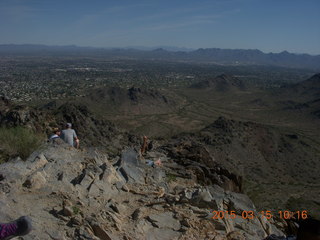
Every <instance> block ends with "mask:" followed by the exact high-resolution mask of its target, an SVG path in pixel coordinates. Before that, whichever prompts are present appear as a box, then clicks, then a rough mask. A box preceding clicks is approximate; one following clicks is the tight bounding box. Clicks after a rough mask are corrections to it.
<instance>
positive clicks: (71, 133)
mask: <svg viewBox="0 0 320 240" xmlns="http://www.w3.org/2000/svg"><path fill="white" fill-rule="evenodd" d="M71 127H72V124H71V123H67V124H66V129H64V130H62V133H61V138H62V139H63V140H64V141H65V142H66V143H68V144H69V145H71V146H73V147H76V148H79V139H78V136H77V134H76V131H75V130H74V129H72V128H71Z"/></svg>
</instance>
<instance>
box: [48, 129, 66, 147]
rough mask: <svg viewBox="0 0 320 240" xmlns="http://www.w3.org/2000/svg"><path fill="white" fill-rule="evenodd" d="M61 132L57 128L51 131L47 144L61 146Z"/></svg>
mask: <svg viewBox="0 0 320 240" xmlns="http://www.w3.org/2000/svg"><path fill="white" fill-rule="evenodd" d="M60 136H61V130H60V129H59V128H54V129H53V135H52V136H51V137H50V138H49V140H48V142H50V143H55V144H62V143H63V142H64V141H63V140H62V139H61V138H60Z"/></svg>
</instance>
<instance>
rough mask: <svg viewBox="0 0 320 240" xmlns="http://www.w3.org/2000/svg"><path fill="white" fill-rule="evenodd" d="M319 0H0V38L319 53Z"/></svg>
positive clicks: (11, 41)
mask: <svg viewBox="0 0 320 240" xmlns="http://www.w3.org/2000/svg"><path fill="white" fill-rule="evenodd" d="M319 12H320V0H157V1H156V0H90V1H89V0H0V44H45V45H77V46H92V47H129V46H145V47H157V46H176V47H186V48H192V49H197V48H227V49H259V50H261V51H263V52H266V53H268V52H274V53H276V52H281V51H284V50H286V51H289V52H292V53H309V54H313V55H318V54H320V14H319Z"/></svg>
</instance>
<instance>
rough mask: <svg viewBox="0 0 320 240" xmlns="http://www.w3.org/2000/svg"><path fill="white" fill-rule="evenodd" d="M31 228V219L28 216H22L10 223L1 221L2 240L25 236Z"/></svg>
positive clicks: (0, 239)
mask: <svg viewBox="0 0 320 240" xmlns="http://www.w3.org/2000/svg"><path fill="white" fill-rule="evenodd" d="M31 230H32V224H31V219H30V218H29V217H26V216H22V217H20V218H18V219H17V220H15V221H13V222H10V223H0V240H5V239H11V238H14V237H17V236H23V235H26V234H28V233H29V232H30V231H31Z"/></svg>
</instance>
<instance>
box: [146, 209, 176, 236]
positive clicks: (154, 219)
mask: <svg viewBox="0 0 320 240" xmlns="http://www.w3.org/2000/svg"><path fill="white" fill-rule="evenodd" d="M147 219H148V220H149V221H150V222H151V223H152V224H153V225H154V226H156V227H158V228H169V229H173V230H176V231H177V230H179V229H180V227H181V225H180V223H179V221H178V220H177V219H174V218H173V213H172V212H164V213H160V214H152V215H149V216H148V218H147Z"/></svg>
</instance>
